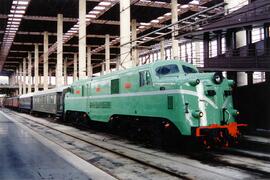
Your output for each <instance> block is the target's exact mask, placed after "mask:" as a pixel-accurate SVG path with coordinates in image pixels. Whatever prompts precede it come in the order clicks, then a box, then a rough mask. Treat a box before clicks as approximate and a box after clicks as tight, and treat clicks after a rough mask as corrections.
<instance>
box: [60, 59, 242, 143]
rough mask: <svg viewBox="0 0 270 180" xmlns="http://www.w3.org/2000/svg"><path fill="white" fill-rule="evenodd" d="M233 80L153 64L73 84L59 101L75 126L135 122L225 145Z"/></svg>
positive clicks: (231, 124) (235, 130) (176, 64)
mask: <svg viewBox="0 0 270 180" xmlns="http://www.w3.org/2000/svg"><path fill="white" fill-rule="evenodd" d="M233 84H234V81H232V80H228V79H226V78H224V77H223V76H222V75H221V74H219V73H199V71H198V69H197V68H196V67H195V66H193V65H191V64H189V63H186V62H183V61H176V60H166V61H157V62H155V63H151V64H146V65H142V66H139V67H135V68H130V69H127V70H122V71H116V72H112V73H110V74H107V75H104V76H100V77H94V78H91V79H85V80H79V81H76V82H74V83H73V84H72V85H71V87H70V89H69V91H68V92H67V94H66V96H65V107H64V109H65V117H66V118H72V119H76V120H77V121H80V120H81V119H83V118H87V119H88V120H91V121H100V122H107V123H109V122H110V123H112V122H113V123H117V122H118V121H119V122H120V120H121V121H124V120H125V119H126V120H128V121H129V124H130V123H132V122H134V123H137V122H138V121H141V122H143V123H142V124H144V125H145V124H147V123H145V122H149V123H148V126H149V127H150V128H151V124H152V125H154V124H159V125H160V127H161V128H164V129H167V131H168V129H170V128H172V129H176V130H177V131H178V132H179V134H181V135H183V136H195V137H199V138H203V139H205V140H206V139H210V138H211V139H214V140H216V141H219V142H221V141H222V142H224V144H228V141H229V140H233V139H235V138H237V137H238V136H239V127H240V126H244V125H243V124H237V123H236V120H235V118H236V116H237V114H238V111H237V110H236V109H234V107H233V103H232V86H233Z"/></svg>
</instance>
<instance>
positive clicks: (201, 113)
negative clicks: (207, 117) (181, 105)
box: [192, 110, 203, 118]
mask: <svg viewBox="0 0 270 180" xmlns="http://www.w3.org/2000/svg"><path fill="white" fill-rule="evenodd" d="M192 116H193V117H195V118H201V117H203V112H201V111H199V110H196V111H192Z"/></svg>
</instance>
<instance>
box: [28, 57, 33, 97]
mask: <svg viewBox="0 0 270 180" xmlns="http://www.w3.org/2000/svg"><path fill="white" fill-rule="evenodd" d="M31 78H32V57H31V52H28V93H31V92H32V84H31Z"/></svg>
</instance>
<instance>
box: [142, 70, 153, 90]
mask: <svg viewBox="0 0 270 180" xmlns="http://www.w3.org/2000/svg"><path fill="white" fill-rule="evenodd" d="M139 75H140V87H142V86H145V85H151V84H152V78H151V73H150V72H149V71H148V70H146V71H141V72H139Z"/></svg>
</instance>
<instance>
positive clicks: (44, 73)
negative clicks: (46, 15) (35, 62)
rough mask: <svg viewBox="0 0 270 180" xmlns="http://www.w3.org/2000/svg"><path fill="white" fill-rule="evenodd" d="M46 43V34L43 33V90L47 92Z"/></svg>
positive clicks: (47, 63)
mask: <svg viewBox="0 0 270 180" xmlns="http://www.w3.org/2000/svg"><path fill="white" fill-rule="evenodd" d="M48 43H49V37H48V32H47V31H46V32H44V42H43V78H44V83H43V89H44V90H48V66H49V61H48Z"/></svg>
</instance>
